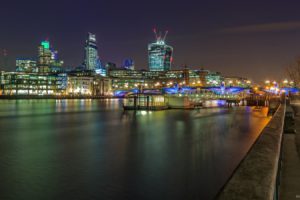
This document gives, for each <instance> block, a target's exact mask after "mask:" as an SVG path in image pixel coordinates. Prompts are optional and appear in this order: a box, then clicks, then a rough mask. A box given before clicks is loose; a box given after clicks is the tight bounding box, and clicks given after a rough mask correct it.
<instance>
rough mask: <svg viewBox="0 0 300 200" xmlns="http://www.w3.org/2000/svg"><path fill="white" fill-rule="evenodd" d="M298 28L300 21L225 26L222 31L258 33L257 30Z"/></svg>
mask: <svg viewBox="0 0 300 200" xmlns="http://www.w3.org/2000/svg"><path fill="white" fill-rule="evenodd" d="M298 29H299V30H300V21H293V22H278V23H267V24H253V25H246V26H237V27H231V28H225V29H223V30H222V32H225V33H257V32H277V31H290V30H298Z"/></svg>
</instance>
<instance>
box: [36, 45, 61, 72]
mask: <svg viewBox="0 0 300 200" xmlns="http://www.w3.org/2000/svg"><path fill="white" fill-rule="evenodd" d="M37 66H38V72H40V73H49V72H59V71H62V66H63V61H62V60H59V58H58V52H57V51H56V50H54V49H52V48H51V45H50V42H49V41H47V40H45V41H42V42H41V44H40V45H39V47H38V60H37Z"/></svg>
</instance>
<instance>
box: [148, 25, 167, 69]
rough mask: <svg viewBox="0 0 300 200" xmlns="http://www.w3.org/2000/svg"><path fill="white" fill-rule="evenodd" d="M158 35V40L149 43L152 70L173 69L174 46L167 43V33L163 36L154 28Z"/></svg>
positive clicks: (149, 58)
mask: <svg viewBox="0 0 300 200" xmlns="http://www.w3.org/2000/svg"><path fill="white" fill-rule="evenodd" d="M154 33H155V36H156V42H154V43H151V44H149V45H148V61H149V70H150V71H167V70H170V69H171V64H172V60H173V58H172V54H173V47H171V46H169V45H167V44H166V43H165V39H166V35H167V33H168V32H166V33H165V36H164V37H162V35H161V34H159V35H158V34H157V33H156V30H154Z"/></svg>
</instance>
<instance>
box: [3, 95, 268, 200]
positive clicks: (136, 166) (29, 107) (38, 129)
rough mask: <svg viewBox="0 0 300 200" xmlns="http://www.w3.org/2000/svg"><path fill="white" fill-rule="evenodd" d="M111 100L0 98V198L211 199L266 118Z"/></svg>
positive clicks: (242, 111) (239, 111)
mask: <svg viewBox="0 0 300 200" xmlns="http://www.w3.org/2000/svg"><path fill="white" fill-rule="evenodd" d="M121 105H122V101H121V100H1V101H0V199H13V200H15V199H16V200H17V199H18V200H19V199H43V200H46V199H64V200H66V199H72V200H74V199H76V200H77V199H78V200H80V199H172V200H176V199H213V198H214V197H215V195H216V194H217V193H218V191H219V190H220V188H221V187H222V186H223V185H224V183H225V182H226V180H227V179H228V178H229V177H230V175H231V174H232V172H233V170H234V169H235V168H236V166H237V165H238V163H239V162H240V161H241V159H242V158H243V157H244V156H245V154H246V153H247V151H248V150H249V148H250V147H251V145H252V144H253V143H254V141H255V140H256V138H257V137H258V136H259V133H260V132H261V130H262V129H263V128H264V126H265V125H266V124H267V123H268V121H269V120H270V118H269V117H267V116H266V109H263V110H261V111H254V110H253V108H251V107H234V108H229V109H228V108H210V109H202V110H166V111H153V112H150V111H149V112H146V111H137V112H134V111H126V112H124V111H123V110H122V106H121Z"/></svg>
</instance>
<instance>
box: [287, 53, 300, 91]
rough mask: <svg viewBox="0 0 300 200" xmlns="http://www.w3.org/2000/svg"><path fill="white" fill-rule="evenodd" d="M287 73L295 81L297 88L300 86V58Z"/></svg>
mask: <svg viewBox="0 0 300 200" xmlns="http://www.w3.org/2000/svg"><path fill="white" fill-rule="evenodd" d="M286 73H287V75H288V76H289V78H290V79H291V80H292V81H294V83H295V86H298V87H299V86H300V57H297V58H296V59H295V61H294V63H292V64H290V65H288V66H287V67H286Z"/></svg>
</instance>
